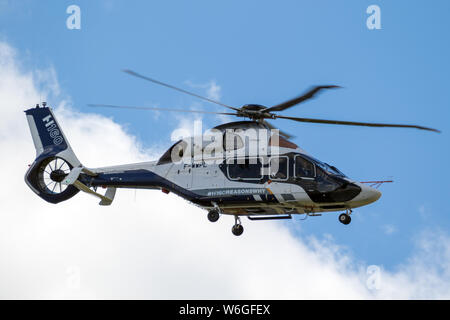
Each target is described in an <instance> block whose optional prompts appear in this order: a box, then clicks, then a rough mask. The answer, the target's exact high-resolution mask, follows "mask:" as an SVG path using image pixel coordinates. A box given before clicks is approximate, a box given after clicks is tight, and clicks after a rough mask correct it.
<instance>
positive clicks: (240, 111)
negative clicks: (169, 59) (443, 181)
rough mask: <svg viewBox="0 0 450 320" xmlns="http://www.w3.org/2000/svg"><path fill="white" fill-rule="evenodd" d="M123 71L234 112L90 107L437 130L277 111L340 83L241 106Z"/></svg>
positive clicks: (281, 132) (92, 105) (286, 134)
mask: <svg viewBox="0 0 450 320" xmlns="http://www.w3.org/2000/svg"><path fill="white" fill-rule="evenodd" d="M123 71H124V72H125V73H128V74H129V75H132V76H134V77H137V78H140V79H144V80H146V81H150V82H152V83H155V84H158V85H161V86H164V87H167V88H170V89H173V90H176V91H178V92H182V93H184V94H188V95H190V96H193V97H196V98H199V99H202V100H204V101H207V102H210V103H214V104H217V105H220V106H222V107H225V108H227V109H231V110H233V111H235V112H234V113H233V112H214V111H202V110H189V109H173V108H167V109H166V108H159V107H141V106H118V105H110V104H90V105H89V106H90V107H106V108H120V109H135V110H157V111H168V112H190V113H203V114H220V115H230V116H236V117H241V118H249V119H251V120H253V121H257V122H260V123H263V124H265V125H266V126H267V127H269V128H270V129H275V127H274V126H273V125H272V124H270V123H268V122H267V121H266V119H270V120H276V119H285V120H293V121H296V122H306V123H317V124H334V125H345V126H365V127H388V128H413V129H419V130H426V131H432V132H437V133H440V131H439V130H437V129H433V128H429V127H424V126H421V125H414V124H390V123H371V122H356V121H342V120H326V119H315V118H298V117H289V116H282V115H279V114H278V112H280V111H285V110H287V109H290V108H292V107H293V106H296V105H298V104H301V103H303V102H305V101H307V100H310V99H313V98H314V97H316V96H317V94H318V93H320V92H321V91H324V90H328V89H337V88H341V87H340V86H336V85H319V86H314V87H312V88H311V89H310V90H308V91H307V92H306V93H304V94H302V95H300V96H298V97H295V98H293V99H290V100H288V101H285V102H282V103H280V104H277V105H275V106H272V107H269V108H268V107H265V106H262V105H259V104H246V105H243V106H242V107H240V108H236V107H233V106H229V105H226V104H224V103H222V102H220V101H216V100H213V99H210V98H207V97H203V96H201V95H198V94H196V93H193V92H190V91H187V90H184V89H181V88H178V87H175V86H172V85H170V84H167V83H164V82H161V81H159V80H155V79H153V78H150V77H147V76H144V75H141V74H139V73H137V72H135V71H132V70H123ZM280 134H281V135H282V136H284V137H286V138H290V137H292V136H291V135H290V134H288V133H286V132H283V131H280Z"/></svg>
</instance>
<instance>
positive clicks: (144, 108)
mask: <svg viewBox="0 0 450 320" xmlns="http://www.w3.org/2000/svg"><path fill="white" fill-rule="evenodd" d="M88 106H89V107H91V108H114V109H134V110H157V111H170V112H191V113H208V114H224V115H228V116H235V115H236V114H235V113H229V112H213V111H201V110H183V109H167V108H154V107H139V106H115V105H111V104H88Z"/></svg>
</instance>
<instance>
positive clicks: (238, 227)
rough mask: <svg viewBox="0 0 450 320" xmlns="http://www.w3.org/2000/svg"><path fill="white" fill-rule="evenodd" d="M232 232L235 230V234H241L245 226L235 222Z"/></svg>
mask: <svg viewBox="0 0 450 320" xmlns="http://www.w3.org/2000/svg"><path fill="white" fill-rule="evenodd" d="M231 232H233V234H234V235H235V236H240V235H241V234H242V233H243V232H244V227H243V226H242V224H235V225H234V226H233V228H232V229H231Z"/></svg>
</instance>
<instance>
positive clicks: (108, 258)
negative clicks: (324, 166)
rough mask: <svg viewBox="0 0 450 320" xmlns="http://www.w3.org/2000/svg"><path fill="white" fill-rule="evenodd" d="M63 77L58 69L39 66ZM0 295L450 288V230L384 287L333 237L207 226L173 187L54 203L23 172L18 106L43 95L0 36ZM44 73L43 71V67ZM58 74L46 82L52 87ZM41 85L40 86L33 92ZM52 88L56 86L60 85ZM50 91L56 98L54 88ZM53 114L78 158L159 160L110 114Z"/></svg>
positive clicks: (348, 293)
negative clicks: (108, 201) (373, 283)
mask: <svg viewBox="0 0 450 320" xmlns="http://www.w3.org/2000/svg"><path fill="white" fill-rule="evenodd" d="M40 72H41V73H42V72H44V74H47V75H50V77H47V78H46V77H44V78H46V79H47V81H48V79H54V80H55V79H56V73H54V72H53V71H51V68H50V71H49V70H47V71H45V70H44V71H40ZM0 74H2V77H0V96H1V97H2V99H1V100H0V104H1V106H0V148H1V150H2V151H3V152H2V157H0V165H1V167H2V168H3V175H2V179H3V183H2V184H1V186H0V195H1V202H0V203H1V204H0V298H74V297H75V298H191V299H196V298H205V299H213V298H237V299H240V298H248V299H261V298H270V299H283V298H287V299H308V298H337V299H347V298H356V299H366V298H428V297H430V298H449V297H450V294H449V290H450V289H449V288H450V275H449V273H450V272H449V266H450V254H449V252H450V240H449V238H448V236H447V235H446V234H445V233H442V234H441V235H439V237H438V238H437V239H436V238H434V239H430V235H429V233H426V234H424V235H422V236H421V237H420V239H421V240H420V241H419V242H418V249H417V253H416V254H415V255H414V256H413V257H412V258H411V259H410V260H409V261H407V262H406V263H405V264H404V265H403V266H400V267H399V269H398V270H397V271H396V272H387V271H384V270H383V271H382V275H381V281H382V283H381V287H380V290H376V291H375V292H374V291H370V290H368V289H367V287H366V278H367V276H366V273H365V266H364V265H363V264H361V263H359V262H358V261H356V260H355V259H354V258H352V257H351V256H350V255H348V253H347V252H346V251H345V250H344V249H343V248H341V247H340V246H338V245H336V244H335V242H334V241H333V239H332V238H330V237H324V239H322V240H320V239H317V238H309V239H299V238H298V237H295V236H294V235H292V234H291V233H290V232H289V230H288V229H287V228H286V227H284V226H283V225H282V224H279V223H271V222H268V223H245V228H246V232H245V233H244V235H243V236H241V237H239V238H237V237H234V236H233V235H232V234H231V230H230V229H231V226H232V223H233V219H232V218H231V217H228V216H224V217H221V219H220V220H219V222H217V223H215V224H212V223H210V222H208V221H207V219H206V213H205V212H203V211H202V210H200V209H199V208H197V207H195V206H192V205H190V204H188V203H187V202H186V201H184V200H183V199H180V198H178V197H176V196H175V195H172V194H169V195H165V194H163V193H161V192H157V191H137V194H136V197H135V192H134V191H127V190H119V191H118V194H117V195H116V200H115V202H114V203H113V205H112V206H110V207H101V206H98V204H97V203H98V200H96V199H95V198H92V197H90V196H88V195H86V194H79V195H77V196H76V197H74V198H73V199H71V200H69V201H67V202H63V203H60V204H58V205H51V204H48V203H46V202H45V201H43V200H41V199H40V198H38V197H37V196H36V195H35V194H34V193H33V192H32V191H31V190H29V189H28V187H27V186H26V185H25V183H24V181H23V175H24V173H25V171H26V169H27V164H28V163H30V162H32V160H33V158H34V153H35V152H34V147H33V144H32V140H31V137H30V134H29V129H28V128H27V125H26V120H25V116H24V114H23V112H22V110H23V109H24V107H25V106H33V105H34V104H35V103H36V102H37V101H39V100H38V99H39V96H41V95H43V93H42V91H45V90H42V88H43V87H42V86H40V85H39V83H38V82H37V80H38V79H36V76H35V75H36V74H39V72H37V71H33V72H30V71H26V70H22V68H21V67H20V66H19V65H18V59H17V57H16V55H15V53H14V50H13V49H11V48H10V47H9V46H8V45H7V44H5V43H0ZM41 79H42V77H41ZM56 85H57V82H54V83H52V81H50V85H49V86H46V88H49V89H48V90H49V91H52V92H51V93H48V94H53V95H57V94H58V93H59V92H60V90H59V87H58V86H56ZM37 88H41V90H38V89H37ZM55 91H56V92H55ZM53 99H54V100H52V101H49V102H50V103H55V102H56V101H57V100H56V99H57V97H53ZM67 101H69V99H61V98H60V97H59V98H58V106H57V108H56V111H55V112H56V116H57V117H58V120H59V122H60V124H61V126H62V127H63V129H64V132H65V134H66V136H67V137H68V139H69V140H70V142H71V145H72V147H73V149H74V150H75V152H76V153H77V156H78V157H79V159H80V160H81V161H82V162H83V164H85V165H86V166H90V167H95V166H103V165H110V164H117V163H124V162H135V161H142V160H144V159H150V158H154V157H155V156H156V151H153V150H143V149H142V148H141V147H140V146H139V143H138V141H137V140H136V138H134V137H133V136H131V135H130V134H128V133H127V132H126V131H125V130H124V128H123V127H122V126H121V125H119V124H117V123H115V122H114V121H113V120H111V119H109V118H106V117H104V116H100V115H96V114H85V113H80V112H77V111H74V110H72V109H71V108H70V107H69V106H68V105H70V103H68V102H67Z"/></svg>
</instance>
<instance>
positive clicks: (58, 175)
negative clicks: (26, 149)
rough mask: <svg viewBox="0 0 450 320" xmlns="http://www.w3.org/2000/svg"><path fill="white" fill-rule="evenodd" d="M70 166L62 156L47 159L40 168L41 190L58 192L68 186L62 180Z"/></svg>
mask: <svg viewBox="0 0 450 320" xmlns="http://www.w3.org/2000/svg"><path fill="white" fill-rule="evenodd" d="M70 169H71V166H70V165H69V163H68V162H67V161H65V160H64V159H62V158H58V157H54V158H52V159H49V161H48V162H47V163H45V164H44V165H43V166H42V168H41V175H40V185H41V189H42V191H43V192H45V193H47V194H59V193H62V192H64V191H65V190H66V188H67V187H68V186H67V185H64V184H63V183H62V182H63V180H64V178H65V177H66V176H67V175H68V174H69V172H70Z"/></svg>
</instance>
